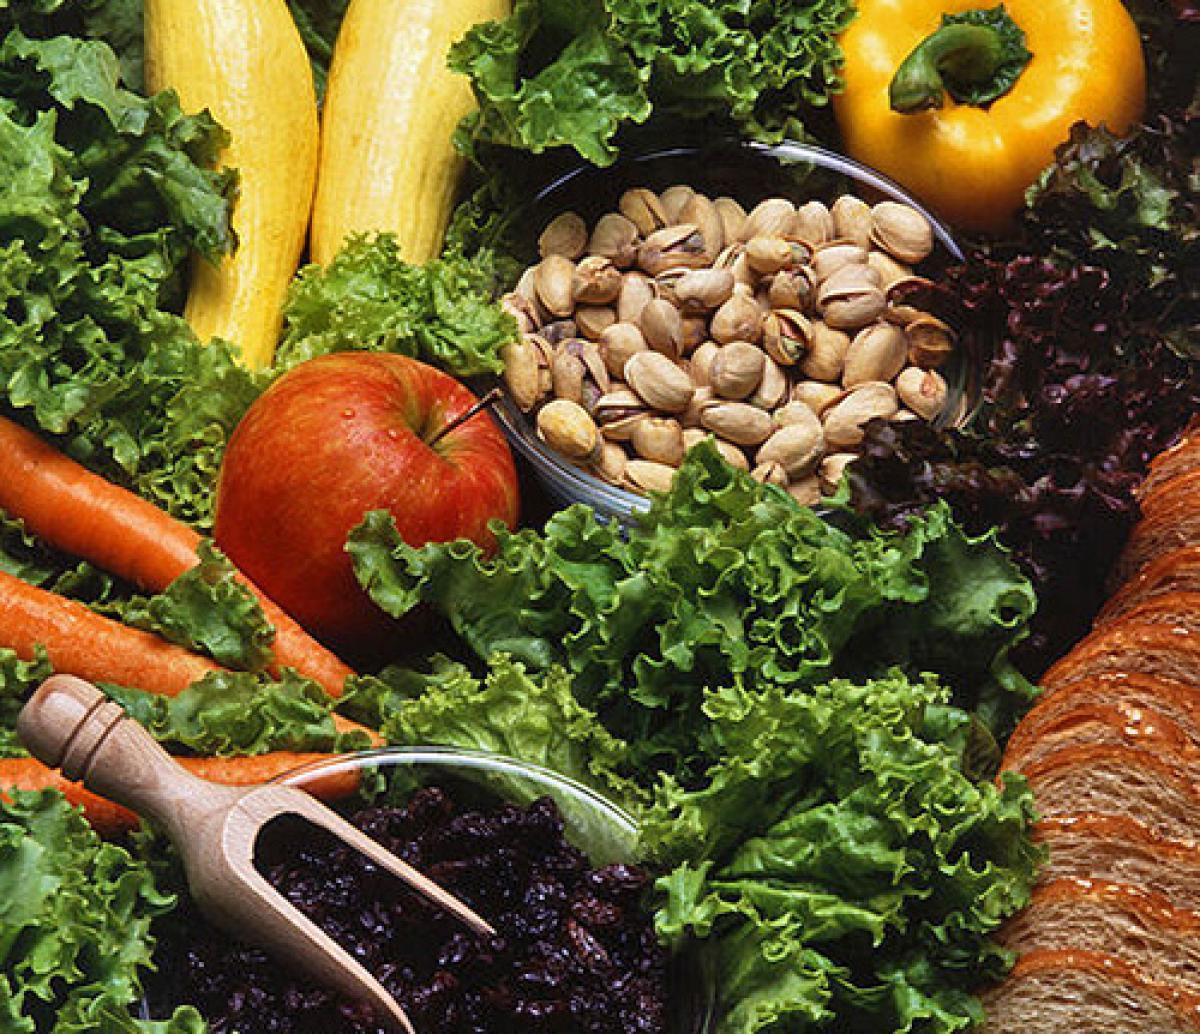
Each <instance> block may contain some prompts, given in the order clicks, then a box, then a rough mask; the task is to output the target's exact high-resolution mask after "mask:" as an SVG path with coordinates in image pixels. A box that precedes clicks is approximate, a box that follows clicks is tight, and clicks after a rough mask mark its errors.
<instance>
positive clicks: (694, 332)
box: [681, 316, 708, 355]
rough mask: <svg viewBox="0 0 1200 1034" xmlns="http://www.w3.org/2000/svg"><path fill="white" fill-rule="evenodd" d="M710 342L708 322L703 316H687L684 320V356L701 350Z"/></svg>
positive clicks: (682, 344)
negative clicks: (700, 348) (706, 342)
mask: <svg viewBox="0 0 1200 1034" xmlns="http://www.w3.org/2000/svg"><path fill="white" fill-rule="evenodd" d="M707 340H708V320H706V319H705V318H704V317H703V316H685V317H684V318H683V340H682V342H681V346H682V349H683V354H684V355H687V354H688V353H689V352H692V351H694V350H695V349H697V348H699V347H700V346H701V345H702V344H704V342H705V341H707Z"/></svg>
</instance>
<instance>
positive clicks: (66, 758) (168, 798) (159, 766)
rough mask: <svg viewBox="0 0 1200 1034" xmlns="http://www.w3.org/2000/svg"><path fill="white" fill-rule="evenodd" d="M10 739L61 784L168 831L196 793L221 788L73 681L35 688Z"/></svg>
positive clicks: (60, 678)
mask: <svg viewBox="0 0 1200 1034" xmlns="http://www.w3.org/2000/svg"><path fill="white" fill-rule="evenodd" d="M17 735H18V736H20V738H21V741H22V742H23V743H24V744H25V747H26V749H27V750H28V751H29V753H30V754H32V755H33V756H34V757H35V758H37V759H38V760H39V761H41V762H42V763H43V764H46V765H49V766H50V767H51V768H61V769H62V773H63V775H64V776H66V778H67V779H70V780H71V781H72V782H82V783H83V785H84V786H86V787H87V788H88V789H89V790H91V791H92V792H93V793H96V794H99V795H100V796H101V797H107V798H108V799H109V800H111V801H115V802H116V803H117V804H122V805H124V806H125V807H127V808H129V809H130V810H132V811H135V812H137V813H138V814H140V815H143V816H145V817H147V818H151V819H155V820H156V821H158V822H160V823H162V824H164V825H167V826H168V828H172V827H173V826H174V825H175V822H174V820H175V819H176V817H177V814H178V812H179V811H180V810H181V809H182V808H188V807H190V806H191V803H192V802H193V801H194V800H195V797H196V795H197V794H198V795H200V797H201V798H202V799H203V798H207V797H208V796H209V795H210V794H212V793H213V792H216V791H219V790H221V789H223V788H220V787H214V786H213V785H212V784H211V783H209V782H207V781H206V780H203V779H198V778H196V777H195V776H193V775H192V774H191V773H190V772H187V771H186V770H185V769H183V768H182V767H181V766H180V765H179V764H178V763H177V762H176V761H175V759H174V758H172V757H171V755H170V754H168V753H167V752H166V751H165V750H163V748H162V747H161V746H160V745H159V744H158V741H157V740H155V739H154V737H153V736H151V735H150V733H148V732H147V731H146V730H145V729H144V728H142V726H140V725H139V724H138V723H137V722H135V721H133V720H132V719H131V718H129V717H128V715H126V714H125V711H124V710H123V709H122V708H121V707H120V705H118V704H115V703H113V702H112V701H111V700H109V699H108V698H107V697H105V695H104V694H103V693H101V692H100V690H98V689H97V688H96V687H95V686H93V685H92V684H91V683H90V682H85V681H84V680H83V679H79V678H75V677H74V676H73V675H54V676H52V677H50V678H48V679H46V681H45V682H43V683H42V684H41V686H39V687H38V689H37V691H36V692H35V693H34V694H33V696H32V697H30V698H29V700H28V701H27V702H26V704H25V706H24V707H23V708H22V709H21V713H20V715H19V716H18V718H17Z"/></svg>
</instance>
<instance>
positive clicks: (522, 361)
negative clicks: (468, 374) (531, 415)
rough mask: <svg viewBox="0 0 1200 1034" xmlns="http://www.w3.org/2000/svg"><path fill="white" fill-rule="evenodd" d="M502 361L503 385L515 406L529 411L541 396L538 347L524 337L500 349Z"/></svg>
mask: <svg viewBox="0 0 1200 1034" xmlns="http://www.w3.org/2000/svg"><path fill="white" fill-rule="evenodd" d="M500 358H501V359H502V360H503V362H504V385H505V387H506V388H508V393H509V395H511V396H512V400H513V402H515V403H516V404H517V408H518V409H521V410H523V411H524V412H529V410H531V409H532V408H533V407H534V405H535V404H536V403H537V400H538V398H539V397H540V396H541V376H540V371H539V363H538V349H537V346H536V345H534V344H533V342H531V341H529V340H528V339H527V338H525V337H521V338H520V339H518V340H517V341H512V342H510V343H509V344H507V345H505V346H504V347H503V348H502V349H501V350H500Z"/></svg>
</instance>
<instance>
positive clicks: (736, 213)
mask: <svg viewBox="0 0 1200 1034" xmlns="http://www.w3.org/2000/svg"><path fill="white" fill-rule="evenodd" d="M713 206H714V207H715V208H716V210H717V215H719V216H720V217H721V228H722V229H723V230H724V231H725V240H726V242H729V241H736V240H737V239H738V238H739V237H741V234H742V227H743V226H745V225H746V210H745V209H744V208H743V207H742V206H741V204H740V203H739V202H737V201H735V200H734V199H733V198H731V197H719V198H716V199H715V200H714V201H713Z"/></svg>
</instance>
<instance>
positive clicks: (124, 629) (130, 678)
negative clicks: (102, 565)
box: [0, 571, 222, 696]
mask: <svg viewBox="0 0 1200 1034" xmlns="http://www.w3.org/2000/svg"><path fill="white" fill-rule="evenodd" d="M39 643H40V644H41V645H42V646H44V647H45V648H46V652H47V653H48V654H49V657H50V665H51V667H53V668H54V670H55V671H57V672H61V673H62V674H64V675H78V676H79V677H80V678H83V679H90V680H92V681H93V682H96V681H99V682H115V683H116V684H117V685H121V686H135V687H137V688H138V689H144V690H146V691H148V692H150V693H161V694H163V695H165V696H175V695H176V694H178V693H180V692H182V691H183V690H184V689H186V688H187V687H188V686H190V685H191V684H192V683H193V682H195V681H197V680H198V679H202V678H203V677H204V676H205V675H207V674H208V673H209V672H212V671H221V670H222V669H221V666H220V665H219V664H217V663H216V662H215V661H211V660H209V659H208V658H206V657H201V656H199V655H198V654H194V653H192V652H191V651H190V650H185V649H183V647H181V646H175V645H174V644H173V643H168V642H167V641H166V640H165V639H160V638H159V637H158V636H156V635H153V634H151V633H150V632H143V631H141V630H140V629H136V628H130V627H129V626H128V625H123V624H121V623H120V622H119V621H113V620H112V619H111V618H106V617H104V616H102V615H100V614H97V613H95V612H94V611H92V610H89V609H88V608H87V607H85V606H84V605H83V604H82V603H78V602H76V601H75V600H69V599H67V598H66V597H64V596H59V595H57V594H55V593H52V592H47V591H46V590H45V589H38V588H35V587H34V586H32V585H30V584H29V583H28V582H23V581H21V579H20V578H14V577H13V576H12V575H10V574H5V573H4V572H3V571H0V647H7V648H8V649H10V650H14V651H16V653H17V655H18V656H19V657H21V658H23V659H24V660H29V659H30V658H32V657H33V655H34V647H35V646H37V645H38V644H39Z"/></svg>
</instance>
